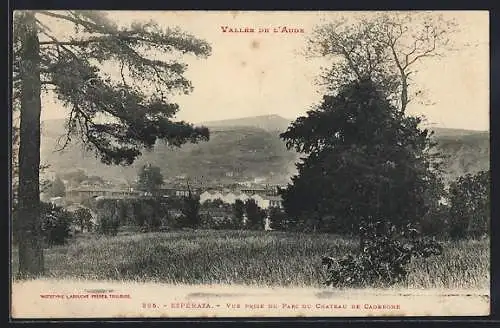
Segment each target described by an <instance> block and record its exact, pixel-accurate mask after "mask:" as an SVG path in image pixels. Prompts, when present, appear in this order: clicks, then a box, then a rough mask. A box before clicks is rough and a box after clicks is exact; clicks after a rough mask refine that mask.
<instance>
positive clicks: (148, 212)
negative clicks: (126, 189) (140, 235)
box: [132, 198, 167, 232]
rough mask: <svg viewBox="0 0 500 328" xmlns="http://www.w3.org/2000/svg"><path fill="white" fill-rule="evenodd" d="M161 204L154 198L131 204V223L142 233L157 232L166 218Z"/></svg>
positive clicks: (138, 200) (139, 200)
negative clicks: (139, 228)
mask: <svg viewBox="0 0 500 328" xmlns="http://www.w3.org/2000/svg"><path fill="white" fill-rule="evenodd" d="M163 207H164V206H163V204H162V203H161V201H160V200H159V199H156V198H144V199H137V200H135V201H134V202H133V203H132V209H133V210H132V212H133V220H132V221H133V222H134V223H135V224H136V225H137V226H138V227H141V229H142V231H144V232H146V231H159V230H160V227H161V226H162V224H163V220H162V219H163V218H164V217H166V216H167V215H166V213H165V212H166V211H165V209H164V208H163Z"/></svg>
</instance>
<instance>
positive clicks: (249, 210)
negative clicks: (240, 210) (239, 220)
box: [245, 199, 266, 230]
mask: <svg viewBox="0 0 500 328" xmlns="http://www.w3.org/2000/svg"><path fill="white" fill-rule="evenodd" d="M245 213H246V216H247V219H248V221H247V227H248V228H249V229H250V230H264V228H265V219H266V211H264V210H263V209H261V208H260V207H259V205H257V203H256V202H255V200H253V199H248V200H247V201H246V202H245Z"/></svg>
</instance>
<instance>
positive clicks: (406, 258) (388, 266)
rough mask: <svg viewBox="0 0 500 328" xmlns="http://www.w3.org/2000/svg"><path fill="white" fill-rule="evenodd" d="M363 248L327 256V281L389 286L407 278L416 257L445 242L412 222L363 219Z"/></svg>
mask: <svg viewBox="0 0 500 328" xmlns="http://www.w3.org/2000/svg"><path fill="white" fill-rule="evenodd" d="M359 230H360V231H359V232H360V233H359V235H360V240H361V242H360V248H359V251H358V252H356V253H355V254H347V255H346V256H344V257H343V258H341V259H334V258H331V257H324V258H323V260H322V264H323V265H326V267H327V279H326V281H325V284H326V285H329V286H333V287H354V288H360V287H361V288H363V287H368V286H370V287H385V288H387V287H389V286H391V285H394V284H396V283H402V282H405V281H406V279H407V277H408V266H409V264H410V262H411V260H412V258H427V257H430V256H436V255H440V254H442V252H443V247H442V246H441V244H439V243H438V242H436V241H435V240H433V239H426V238H421V237H420V236H419V233H418V231H417V230H416V229H415V228H413V227H412V226H411V225H406V226H404V227H400V228H397V227H395V226H394V225H393V224H391V223H389V222H387V221H377V222H371V223H367V222H362V224H361V225H360V227H359Z"/></svg>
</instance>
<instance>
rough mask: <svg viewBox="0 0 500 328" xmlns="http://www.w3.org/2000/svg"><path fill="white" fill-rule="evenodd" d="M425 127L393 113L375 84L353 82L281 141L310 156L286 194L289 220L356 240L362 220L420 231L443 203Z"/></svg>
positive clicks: (298, 122)
mask: <svg viewBox="0 0 500 328" xmlns="http://www.w3.org/2000/svg"><path fill="white" fill-rule="evenodd" d="M420 122H421V119H420V118H418V117H410V116H406V115H405V114H403V113H402V112H401V111H400V110H398V109H397V108H395V107H394V106H392V105H391V104H390V103H389V101H388V100H387V99H386V98H385V97H384V95H383V94H382V93H381V92H380V91H378V90H377V87H376V84H375V83H373V82H372V81H370V80H363V81H361V82H357V81H355V82H352V83H350V84H349V85H347V86H345V87H344V88H343V89H342V90H341V91H340V92H339V94H338V95H337V96H325V97H324V98H323V102H322V103H321V104H320V105H319V106H318V107H317V108H316V109H314V110H310V111H308V113H307V116H306V117H299V118H298V119H297V120H296V121H295V122H293V123H292V125H291V126H290V127H289V128H288V130H287V131H286V132H284V133H282V134H281V138H282V139H283V140H285V141H286V145H287V147H288V148H295V150H297V151H298V152H301V153H304V154H306V155H307V156H306V157H303V158H302V161H301V162H300V163H298V164H297V168H298V174H297V175H296V176H294V177H292V183H291V184H289V185H288V187H287V188H286V189H285V190H284V191H282V197H283V205H284V207H285V211H286V212H287V216H289V217H292V218H295V219H296V220H298V221H299V222H301V223H302V224H304V223H307V222H308V221H312V222H310V224H312V226H313V229H314V230H325V227H327V226H328V225H329V224H328V223H331V222H325V219H326V218H328V219H329V220H331V221H333V223H336V225H337V226H339V225H342V226H344V227H346V228H347V229H349V230H350V231H352V232H356V231H357V230H358V227H359V224H360V222H361V221H362V220H367V221H368V223H370V222H374V221H378V220H383V221H389V222H392V223H393V224H395V225H396V226H404V225H405V224H407V223H408V222H411V223H416V222H418V221H419V219H420V218H421V217H422V216H423V215H424V214H425V213H426V212H427V211H428V209H429V208H430V207H431V206H434V204H436V203H437V202H438V200H439V198H438V197H437V196H438V195H439V192H438V191H436V188H438V186H439V184H437V183H436V181H439V179H440V178H439V171H438V169H439V165H438V164H439V163H438V162H437V161H436V159H437V157H438V156H439V154H437V153H431V152H430V150H431V149H432V148H433V147H434V143H433V142H432V141H431V139H430V133H429V132H428V131H427V130H421V129H419V127H418V125H419V123H420Z"/></svg>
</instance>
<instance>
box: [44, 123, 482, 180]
mask: <svg viewBox="0 0 500 328" xmlns="http://www.w3.org/2000/svg"><path fill="white" fill-rule="evenodd" d="M64 122H65V120H64V119H59V120H45V121H43V123H42V145H41V159H42V163H47V164H49V165H51V168H49V171H52V172H65V171H71V170H76V169H77V168H81V169H84V170H85V171H86V172H87V173H88V174H89V175H98V176H102V177H103V178H106V179H111V180H113V179H117V180H121V181H123V180H127V181H130V180H133V179H135V178H136V177H137V172H138V170H139V168H140V166H142V165H144V164H146V163H150V164H153V165H157V166H160V168H161V169H162V172H163V174H164V175H165V177H167V178H168V177H175V176H178V175H187V176H198V177H203V179H208V180H215V181H219V182H231V181H233V182H234V181H248V180H253V179H260V180H262V178H264V180H266V179H267V180H266V181H267V182H269V183H286V182H288V181H289V177H290V176H291V175H293V173H295V165H294V163H295V162H296V161H297V160H298V157H299V156H298V154H297V153H295V152H293V151H289V150H287V149H286V147H285V145H284V143H283V142H282V141H281V139H279V133H280V132H284V131H285V130H286V129H287V127H288V126H289V124H290V123H291V122H292V120H289V119H286V118H283V117H281V116H279V115H274V114H273V115H260V116H251V117H242V118H236V119H228V120H217V121H207V122H201V123H199V124H196V125H204V126H207V127H208V128H209V129H211V138H210V141H208V142H201V143H199V144H186V145H184V146H182V147H181V148H180V149H175V150H172V149H170V148H168V147H166V146H164V145H163V144H162V143H158V144H157V145H156V146H155V148H154V151H152V152H144V153H143V155H142V156H141V157H139V158H138V159H137V160H136V162H134V164H132V165H131V166H128V167H123V166H106V165H104V164H102V163H100V161H99V160H98V159H97V158H96V157H95V155H94V154H92V153H89V152H85V151H83V149H82V148H80V147H79V146H78V144H70V145H69V146H68V148H67V149H66V150H65V151H62V152H54V151H53V149H54V148H55V146H56V143H57V139H58V137H60V136H61V135H64ZM427 129H430V130H433V131H434V132H435V134H434V138H435V139H436V140H437V142H438V148H439V150H440V151H441V152H443V153H444V154H446V155H448V158H447V159H446V160H445V170H446V171H447V178H448V179H451V178H454V177H456V176H458V175H462V174H465V173H473V172H475V171H478V170H483V169H489V132H488V131H477V130H466V129H448V128H440V127H427Z"/></svg>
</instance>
